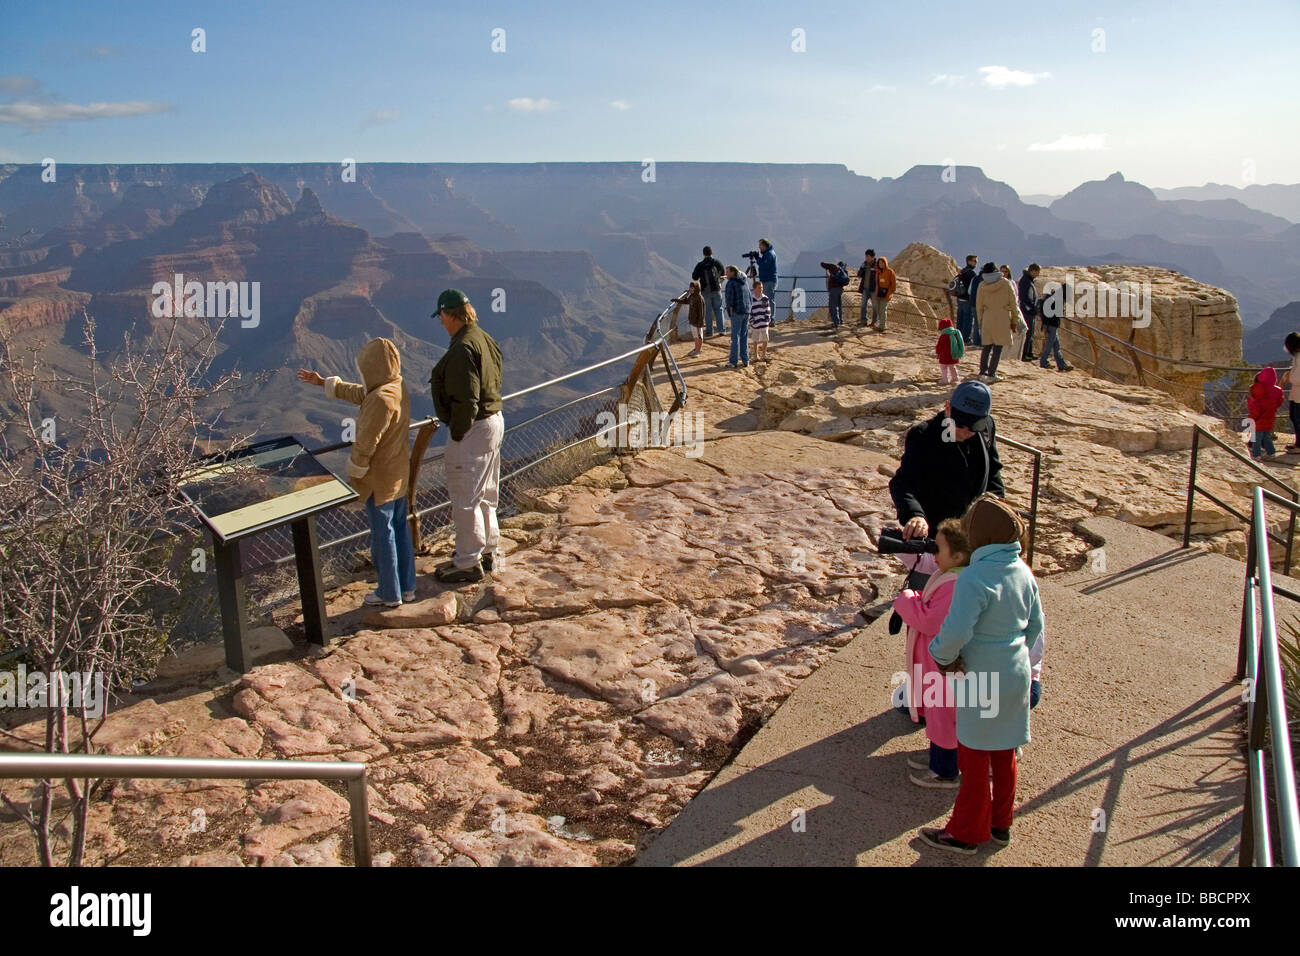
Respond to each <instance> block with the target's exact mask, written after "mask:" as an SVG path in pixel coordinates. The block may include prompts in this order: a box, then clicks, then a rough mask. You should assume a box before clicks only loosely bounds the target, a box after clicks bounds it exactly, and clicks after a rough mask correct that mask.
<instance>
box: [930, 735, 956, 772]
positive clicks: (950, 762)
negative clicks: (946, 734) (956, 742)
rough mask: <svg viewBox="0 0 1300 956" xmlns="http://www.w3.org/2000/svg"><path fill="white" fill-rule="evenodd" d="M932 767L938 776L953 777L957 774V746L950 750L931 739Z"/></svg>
mask: <svg viewBox="0 0 1300 956" xmlns="http://www.w3.org/2000/svg"><path fill="white" fill-rule="evenodd" d="M930 769H931V770H933V771H934V773H935V776H938V777H944V778H947V779H952V778H953V777H955V776H957V748H956V747H953V748H952V750H949V749H948V748H947V747H940V746H939V745H938V744H936V743H935V742H934V741H933V740H932V741H930Z"/></svg>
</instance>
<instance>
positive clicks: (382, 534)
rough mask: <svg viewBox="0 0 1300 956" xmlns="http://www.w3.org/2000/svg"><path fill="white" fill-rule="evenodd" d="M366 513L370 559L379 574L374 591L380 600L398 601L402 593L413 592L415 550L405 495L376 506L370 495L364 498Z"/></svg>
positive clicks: (373, 498) (373, 497)
mask: <svg viewBox="0 0 1300 956" xmlns="http://www.w3.org/2000/svg"><path fill="white" fill-rule="evenodd" d="M366 514H367V515H368V516H369V517H370V559H371V560H372V561H373V562H374V563H375V571H376V572H378V574H379V587H377V588H375V592H376V593H377V594H378V595H379V598H380V600H382V601H388V602H396V601H400V600H401V599H402V595H403V594H404V593H406V592H408V591H414V590H415V550H414V549H413V548H412V547H411V526H410V525H409V524H408V523H407V521H406V496H405V495H402V496H400V497H397V498H394V499H393V500H392V501H389V502H386V503H384V504H382V505H377V504H375V496H374V495H371V496H370V497H369V498H367V499H366Z"/></svg>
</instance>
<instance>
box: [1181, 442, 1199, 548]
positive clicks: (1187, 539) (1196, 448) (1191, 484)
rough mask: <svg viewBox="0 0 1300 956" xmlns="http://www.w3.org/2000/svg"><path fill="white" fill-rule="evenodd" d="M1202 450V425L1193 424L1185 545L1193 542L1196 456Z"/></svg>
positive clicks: (1184, 533) (1184, 528) (1184, 521)
mask: <svg viewBox="0 0 1300 956" xmlns="http://www.w3.org/2000/svg"><path fill="white" fill-rule="evenodd" d="M1200 450H1201V426H1200V425H1193V426H1192V468H1191V471H1190V472H1189V473H1188V475H1187V514H1186V515H1185V516H1184V518H1183V547H1184V548H1189V547H1191V544H1192V499H1193V497H1194V496H1195V495H1196V458H1197V455H1198V454H1199V453H1200Z"/></svg>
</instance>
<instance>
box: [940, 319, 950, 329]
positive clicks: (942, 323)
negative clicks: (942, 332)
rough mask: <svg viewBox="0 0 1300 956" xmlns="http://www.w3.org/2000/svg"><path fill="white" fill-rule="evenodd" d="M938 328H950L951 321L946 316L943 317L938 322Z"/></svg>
mask: <svg viewBox="0 0 1300 956" xmlns="http://www.w3.org/2000/svg"><path fill="white" fill-rule="evenodd" d="M939 328H940V329H950V328H952V319H950V318H948V317H947V316H944V317H943V318H942V319H940V320H939Z"/></svg>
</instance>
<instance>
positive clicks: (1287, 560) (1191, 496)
mask: <svg viewBox="0 0 1300 956" xmlns="http://www.w3.org/2000/svg"><path fill="white" fill-rule="evenodd" d="M1202 435H1204V436H1205V437H1206V438H1208V439H1209V440H1210V441H1211V442H1213V443H1214V444H1215V445H1218V446H1219V447H1220V448H1221V449H1223V450H1224V451H1226V452H1227V453H1228V454H1229V455H1232V456H1233V457H1234V458H1236V459H1237V461H1239V462H1240V463H1241V464H1243V465H1245V466H1246V467H1247V468H1250V469H1251V470H1252V471H1254V472H1255V473H1256V474H1258V475H1260V476H1262V477H1263V478H1264V479H1265V480H1267V481H1271V482H1272V483H1273V484H1275V485H1277V486H1278V487H1279V488H1281V489H1282V490H1283V491H1286V492H1289V493H1290V495H1291V503H1300V490H1297V489H1296V488H1294V487H1292V486H1291V485H1288V484H1287V483H1286V482H1285V481H1283V480H1282V479H1281V478H1278V477H1277V476H1276V475H1274V474H1273V473H1272V472H1270V471H1268V469H1266V468H1262V467H1260V466H1259V465H1257V464H1255V462H1253V461H1251V460H1250V459H1249V458H1247V457H1246V456H1245V455H1243V454H1242V453H1241V452H1239V451H1237V449H1235V448H1233V447H1231V446H1229V445H1228V444H1227V443H1226V442H1224V441H1223V440H1222V439H1220V438H1218V437H1217V436H1215V435H1211V434H1210V433H1209V432H1208V431H1206V430H1205V429H1204V428H1202V427H1201V426H1200V425H1193V426H1192V460H1191V466H1190V468H1189V469H1188V473H1187V510H1186V511H1185V512H1184V514H1183V547H1184V548H1189V547H1191V543H1192V503H1193V501H1194V500H1195V498H1196V493H1197V492H1200V494H1201V496H1202V497H1204V498H1209V499H1210V501H1212V502H1214V503H1215V504H1216V505H1218V506H1219V507H1220V508H1222V509H1223V510H1224V511H1226V512H1228V513H1229V514H1230V515H1232V516H1233V517H1234V518H1236V519H1237V520H1238V521H1241V522H1243V523H1245V524H1251V522H1252V521H1253V520H1254V519H1253V518H1251V517H1249V516H1247V515H1245V514H1243V513H1242V512H1241V511H1239V510H1238V509H1237V508H1235V507H1233V506H1232V505H1230V504H1228V503H1227V502H1226V501H1224V500H1223V499H1222V498H1220V497H1219V496H1218V495H1216V494H1214V492H1212V491H1210V490H1209V489H1207V488H1203V487H1202V486H1201V485H1198V484H1197V483H1196V470H1197V466H1198V464H1199V460H1200V453H1201V436H1202ZM1270 497H1276V496H1274V495H1271V494H1270ZM1277 500H1278V501H1286V500H1287V499H1285V498H1277ZM1295 522H1296V512H1295V510H1292V511H1291V518H1290V520H1289V521H1288V523H1287V533H1286V537H1285V538H1283V537H1282V536H1280V535H1277V534H1274V533H1273V532H1272V531H1269V530H1268V528H1267V526H1266V527H1265V529H1264V532H1265V534H1266V536H1267V537H1268V539H1269V540H1270V541H1274V542H1276V543H1277V544H1280V545H1283V546H1285V547H1286V556H1285V557H1284V559H1283V567H1282V573H1283V574H1288V575H1289V574H1290V573H1291V556H1292V552H1293V550H1294V548H1293V545H1294V543H1295ZM1266 553H1267V552H1266Z"/></svg>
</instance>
